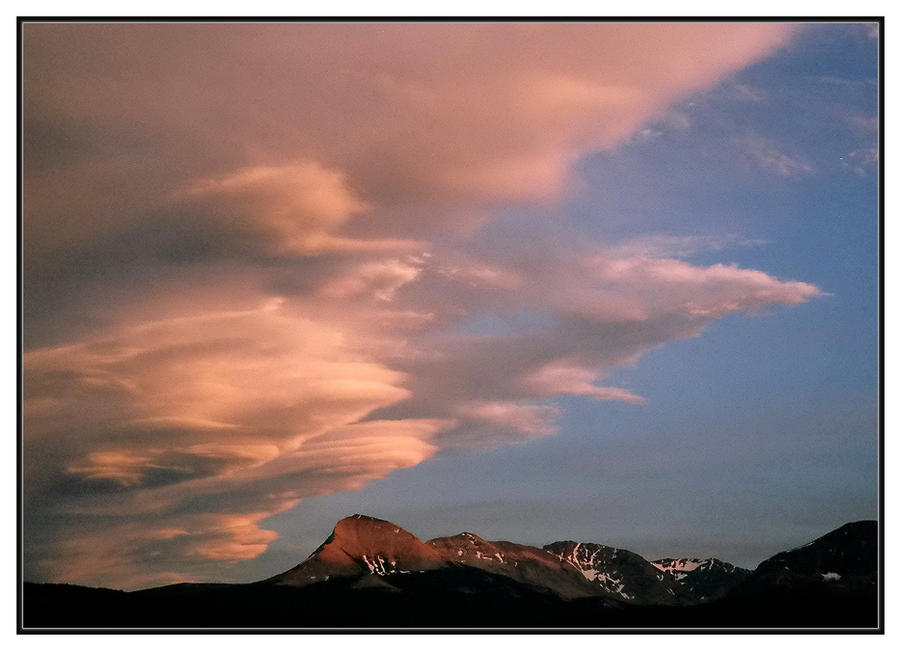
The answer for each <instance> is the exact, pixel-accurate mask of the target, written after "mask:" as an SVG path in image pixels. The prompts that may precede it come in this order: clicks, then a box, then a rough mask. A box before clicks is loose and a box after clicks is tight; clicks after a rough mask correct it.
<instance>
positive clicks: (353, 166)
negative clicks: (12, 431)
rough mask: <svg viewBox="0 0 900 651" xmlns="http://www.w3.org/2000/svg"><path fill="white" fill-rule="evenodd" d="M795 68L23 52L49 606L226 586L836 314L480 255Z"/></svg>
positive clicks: (228, 40) (389, 28)
mask: <svg viewBox="0 0 900 651" xmlns="http://www.w3.org/2000/svg"><path fill="white" fill-rule="evenodd" d="M789 36H790V30H789V28H787V27H785V26H782V25H774V24H752V23H740V24H718V23H716V24H714V23H708V24H702V23H698V24H687V23H677V24H670V25H652V24H644V23H635V24H628V25H622V24H572V25H566V24H552V25H539V24H458V25H450V24H446V25H441V24H427V23H426V24H416V25H414V26H413V25H403V24H387V25H373V24H314V25H313V24H310V25H298V24H295V25H275V24H253V25H240V24H215V25H187V24H175V25H163V24H152V25H127V24H108V25H74V24H59V25H49V24H30V25H26V29H25V38H24V47H25V56H24V62H25V83H26V88H27V92H26V95H25V137H24V142H25V202H24V208H25V256H24V258H25V259H24V262H25V301H26V306H25V311H26V318H27V322H26V330H28V331H29V332H26V341H30V342H31V343H30V344H29V345H28V350H27V351H26V353H25V358H24V366H25V404H24V414H25V441H24V443H25V498H26V528H25V531H26V537H27V540H28V545H27V547H28V552H27V572H28V574H29V577H30V578H34V579H37V580H56V581H74V582H80V583H88V584H98V585H109V586H123V587H137V586H143V585H149V584H155V583H164V582H171V581H175V580H202V579H204V578H209V577H214V576H216V575H217V574H220V573H221V570H222V567H223V566H227V565H228V564H233V563H237V562H240V561H241V560H246V559H249V558H254V557H256V556H258V555H259V554H261V553H262V552H263V551H264V550H265V549H266V547H267V545H268V544H269V543H270V542H271V541H272V540H274V539H275V538H276V537H277V532H274V531H271V530H267V529H266V528H265V526H264V520H265V519H266V518H267V517H270V516H272V515H274V514H276V513H279V512H282V511H285V510H287V509H290V508H292V507H293V506H294V505H296V504H297V503H298V502H299V500H302V499H304V498H306V497H310V496H314V495H322V494H327V493H331V492H335V491H343V490H356V489H359V488H361V487H362V486H364V485H365V484H366V483H368V482H370V481H373V480H377V479H379V478H383V477H384V476H385V475H387V474H388V473H390V472H391V471H392V470H394V469H398V468H406V467H410V466H413V465H416V464H418V463H421V462H422V461H424V460H426V459H428V458H429V457H431V456H433V455H434V454H436V453H438V452H439V451H440V450H442V449H447V448H453V447H478V448H488V447H497V446H500V445H504V444H509V443H517V442H522V441H527V440H530V439H533V438H536V437H541V436H547V435H551V434H553V433H554V432H555V431H556V422H557V419H558V418H559V416H560V414H561V412H560V408H559V407H558V406H557V405H556V404H554V399H555V398H556V397H558V396H564V395H570V396H584V397H587V398H591V399H595V400H601V401H608V400H613V401H622V402H626V403H630V404H633V405H640V404H642V403H643V402H644V399H643V398H642V397H641V396H638V395H636V394H634V393H632V392H631V391H630V390H628V389H627V388H622V387H615V386H611V385H610V384H609V379H610V378H611V376H612V375H613V374H614V372H615V371H616V370H617V369H619V368H622V367H623V366H627V365H631V364H634V363H636V362H637V361H638V360H639V359H640V357H641V356H642V355H643V354H644V353H646V352H647V351H648V350H650V349H652V348H654V347H656V346H659V345H662V344H664V343H666V342H669V341H674V340H677V339H681V338H684V337H692V336H696V335H698V334H699V333H701V332H702V331H703V329H704V328H705V327H707V326H708V325H709V324H710V323H711V322H712V321H713V320H715V319H717V318H719V317H721V316H723V315H725V314H727V313H732V312H741V311H754V310H758V309H760V308H763V307H765V306H769V305H778V304H782V305H785V304H796V303H802V302H804V301H806V300H809V299H810V298H812V297H814V296H816V295H818V294H819V293H820V292H819V290H818V289H817V288H816V287H814V286H813V285H810V284H807V283H802V282H793V281H783V280H779V279H777V278H774V277H773V276H771V275H768V274H766V273H763V272H761V271H756V270H750V269H741V268H738V267H736V266H728V265H711V266H697V265H693V264H691V263H689V262H687V261H685V260H684V259H682V258H683V257H685V256H686V255H687V254H689V253H690V252H692V251H695V250H697V249H698V247H699V248H705V249H716V248H717V247H719V248H721V246H724V245H725V244H723V243H721V241H720V240H719V239H717V238H714V237H706V236H701V237H699V238H697V239H696V240H689V239H685V238H681V239H678V240H672V239H671V238H670V239H666V238H661V237H658V236H652V235H651V236H648V237H647V238H645V239H644V240H643V241H638V240H634V241H632V242H630V243H626V244H627V245H621V244H620V245H618V246H612V245H609V244H605V243H599V242H594V243H591V242H583V241H581V242H579V244H578V246H574V247H573V246H570V245H569V244H568V243H567V241H566V240H564V239H561V240H560V241H559V242H552V241H540V242H539V243H538V245H537V246H536V245H535V242H533V241H531V242H530V243H528V238H527V237H524V238H522V240H521V242H526V244H522V243H521V242H520V241H518V240H517V241H513V240H504V239H502V238H498V237H496V236H495V237H494V238H493V239H492V238H490V237H489V238H487V239H485V238H480V239H478V242H477V243H476V238H475V235H476V234H478V233H479V232H480V231H479V227H480V226H481V225H483V224H485V223H486V222H488V221H489V220H490V219H491V217H492V216H493V215H494V214H495V213H496V212H498V211H499V210H501V209H503V208H508V207H514V206H516V205H520V204H522V203H524V202H531V203H533V204H537V205H543V206H550V205H551V204H552V203H553V202H554V201H556V200H558V199H560V198H561V197H563V196H564V195H565V193H566V191H567V190H568V189H569V188H570V187H571V186H572V185H573V180H574V179H573V172H572V170H573V165H574V163H575V162H577V160H578V159H579V158H580V157H581V156H583V155H585V154H587V153H590V152H593V151H597V150H601V149H605V148H610V147H613V146H615V145H617V144H620V143H622V142H625V141H626V140H627V139H628V138H629V137H631V136H632V135H633V134H634V133H636V132H637V131H638V130H639V129H640V128H642V127H643V126H644V125H645V124H646V123H647V121H648V120H650V119H652V118H654V117H659V116H660V115H663V114H664V112H665V110H666V109H667V107H669V106H670V105H671V103H672V102H674V101H675V100H677V99H679V98H681V97H684V96H685V95H687V94H689V93H691V92H694V91H697V90H701V89H704V88H708V87H710V86H712V85H713V84H715V83H716V82H718V81H719V80H721V79H723V78H725V77H726V76H727V75H728V74H729V73H731V72H733V71H735V70H737V69H739V68H741V67H742V66H745V65H747V64H749V63H751V62H753V61H755V60H757V59H759V58H760V57H763V56H765V55H767V54H769V53H771V52H772V51H774V49H776V48H777V47H779V46H780V45H781V44H783V43H784V42H786V40H787V39H788V38H789ZM550 212H551V211H550V210H548V214H549V213H550ZM548 219H549V218H548ZM560 228H561V229H564V227H563V226H560ZM704 238H705V239H704ZM577 239H578V237H577V234H575V235H574V236H572V237H570V240H577Z"/></svg>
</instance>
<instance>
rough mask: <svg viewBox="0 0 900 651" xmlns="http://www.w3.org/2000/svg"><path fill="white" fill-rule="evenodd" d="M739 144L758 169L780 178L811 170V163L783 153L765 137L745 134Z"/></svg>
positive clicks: (799, 157) (808, 172) (800, 157)
mask: <svg viewBox="0 0 900 651" xmlns="http://www.w3.org/2000/svg"><path fill="white" fill-rule="evenodd" d="M739 144H740V146H741V148H742V151H743V152H744V154H745V155H746V156H747V158H748V160H750V161H751V162H753V163H754V164H756V165H757V166H758V167H759V168H760V169H762V170H764V171H766V172H770V173H772V174H775V175H777V176H780V177H782V178H791V177H796V176H801V175H803V174H810V173H811V172H812V171H813V167H812V165H811V164H810V163H809V161H807V160H806V159H805V158H803V157H802V156H797V155H794V156H789V155H788V154H785V153H784V152H782V151H780V150H779V149H778V148H777V147H776V145H775V143H773V142H771V141H769V140H767V139H766V138H762V137H760V136H747V137H746V138H743V139H741V140H740V141H739Z"/></svg>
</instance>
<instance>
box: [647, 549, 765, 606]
mask: <svg viewBox="0 0 900 651" xmlns="http://www.w3.org/2000/svg"><path fill="white" fill-rule="evenodd" d="M650 562H651V564H652V565H653V566H654V567H656V568H657V569H659V570H660V571H662V572H665V573H666V574H668V575H669V576H671V577H672V578H674V579H675V580H676V581H677V582H678V584H679V586H678V588H677V591H678V594H679V595H680V596H681V597H682V599H685V600H687V601H688V602H690V603H697V602H700V603H702V602H707V601H714V600H716V599H721V598H722V597H724V596H725V595H726V594H728V593H729V592H730V591H731V589H732V588H734V587H735V586H736V585H738V584H740V583H742V582H743V581H744V579H746V578H747V576H749V575H750V570H746V569H744V568H743V567H737V566H735V565H732V564H731V563H726V562H725V561H720V560H719V559H718V558H702V559H701V558H660V559H657V560H655V561H650Z"/></svg>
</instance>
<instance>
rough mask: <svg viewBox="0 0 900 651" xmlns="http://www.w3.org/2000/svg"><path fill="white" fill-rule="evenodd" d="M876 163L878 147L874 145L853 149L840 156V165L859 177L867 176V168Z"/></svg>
mask: <svg viewBox="0 0 900 651" xmlns="http://www.w3.org/2000/svg"><path fill="white" fill-rule="evenodd" d="M877 165H878V149H877V148H876V147H863V148H861V149H854V150H853V151H851V152H850V153H849V154H846V155H845V156H842V157H841V166H842V167H843V168H844V169H848V170H850V171H851V172H853V173H854V174H855V175H856V176H858V177H860V178H864V177H865V176H867V175H868V173H869V170H870V169H871V168H872V167H875V166H877Z"/></svg>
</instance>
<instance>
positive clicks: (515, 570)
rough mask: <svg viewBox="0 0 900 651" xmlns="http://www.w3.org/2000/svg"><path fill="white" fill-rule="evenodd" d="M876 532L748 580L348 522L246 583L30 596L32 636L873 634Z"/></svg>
mask: <svg viewBox="0 0 900 651" xmlns="http://www.w3.org/2000/svg"><path fill="white" fill-rule="evenodd" d="M877 551H878V525H877V523H876V522H875V521H860V522H853V523H848V524H846V525H844V526H842V527H840V528H839V529H836V530H834V531H832V532H830V533H828V534H826V535H824V536H822V537H821V538H818V539H816V540H814V541H812V542H810V543H808V544H806V545H804V546H802V547H798V548H796V549H793V550H790V551H786V552H782V553H780V554H777V555H775V556H773V557H772V558H770V559H768V560H766V561H764V562H763V563H761V564H760V565H759V567H757V568H756V569H755V570H753V571H751V570H748V569H744V568H740V567H736V566H734V565H732V564H730V563H727V562H724V561H722V560H719V559H716V558H706V559H701V558H661V559H657V560H652V561H650V560H647V559H645V558H643V557H641V556H640V555H638V554H635V553H634V552H630V551H628V550H625V549H617V548H615V547H608V546H605V545H601V544H598V543H594V542H574V541H559V542H554V543H551V544H548V545H544V546H543V547H533V546H529V545H522V544H518V543H514V542H508V541H487V540H484V539H483V538H481V537H479V536H477V535H475V534H473V533H469V532H463V533H460V534H457V535H455V536H448V537H442V538H435V539H433V540H429V541H423V540H420V539H419V538H417V537H416V536H415V535H413V534H412V533H410V532H408V531H406V530H405V529H403V528H402V527H399V526H397V525H395V524H392V523H391V522H388V521H386V520H380V519H377V518H373V517H369V516H365V515H360V514H357V515H353V516H350V517H347V518H344V519H342V520H340V521H339V522H338V523H337V524H336V525H335V527H334V530H333V532H332V534H331V535H330V536H329V537H328V538H327V539H326V540H325V541H324V542H323V543H322V544H321V545H320V546H319V547H318V548H317V549H316V550H315V551H313V552H312V554H310V555H309V557H308V558H307V559H305V560H304V561H303V562H301V563H299V564H298V565H296V566H294V567H292V568H290V569H289V570H287V571H286V572H283V573H281V574H278V575H276V576H273V577H271V578H268V579H265V580H263V581H259V582H256V583H251V584H224V583H220V584H176V585H170V586H164V587H160V588H152V589H148V590H138V591H134V592H123V591H118V590H107V589H100V588H86V587H82V586H72V585H60V584H35V583H26V584H25V585H24V590H23V622H24V627H25V628H26V629H27V628H31V627H34V628H48V627H49V628H53V627H61V628H76V629H77V628H106V627H112V628H118V627H136V628H159V627H162V628H180V627H189V628H227V629H232V628H235V627H238V628H241V627H268V628H271V627H288V628H327V629H337V628H378V629H407V628H438V629H456V628H463V629H469V628H482V627H488V628H523V629H534V628H559V627H565V628H710V627H712V628H778V627H790V628H798V627H799V628H807V627H813V628H835V627H837V628H869V629H874V628H876V627H877V626H878V600H877V594H878V568H877V557H878V554H877Z"/></svg>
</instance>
